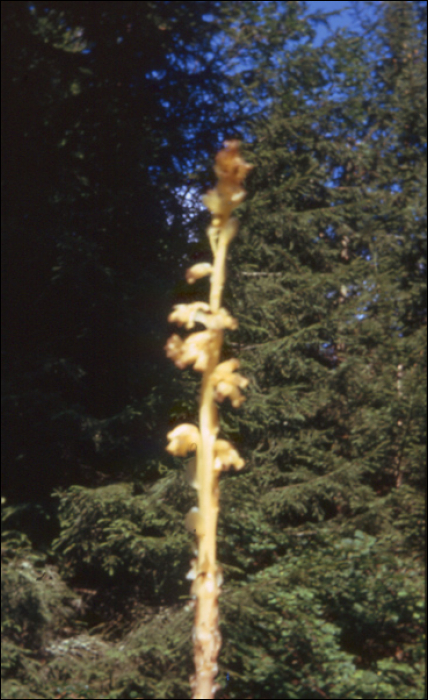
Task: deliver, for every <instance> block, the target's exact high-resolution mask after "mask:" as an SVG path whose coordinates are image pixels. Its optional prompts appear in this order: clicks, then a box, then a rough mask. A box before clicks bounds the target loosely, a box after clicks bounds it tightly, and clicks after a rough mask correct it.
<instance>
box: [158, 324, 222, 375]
mask: <svg viewBox="0 0 428 700" xmlns="http://www.w3.org/2000/svg"><path fill="white" fill-rule="evenodd" d="M212 343H213V337H212V334H211V332H210V331H201V332H200V333H192V334H191V335H189V337H188V338H186V339H185V340H182V339H181V338H180V336H178V335H176V334H174V335H172V336H171V337H170V338H168V340H167V343H166V346H165V351H166V354H167V357H170V358H171V359H172V361H173V362H174V363H175V364H176V366H177V367H179V368H180V369H183V368H184V367H186V366H187V365H194V368H195V369H196V370H198V371H199V372H205V370H206V368H207V366H208V362H209V359H210V354H211V346H212Z"/></svg>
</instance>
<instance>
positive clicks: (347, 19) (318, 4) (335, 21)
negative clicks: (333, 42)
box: [307, 0, 370, 44]
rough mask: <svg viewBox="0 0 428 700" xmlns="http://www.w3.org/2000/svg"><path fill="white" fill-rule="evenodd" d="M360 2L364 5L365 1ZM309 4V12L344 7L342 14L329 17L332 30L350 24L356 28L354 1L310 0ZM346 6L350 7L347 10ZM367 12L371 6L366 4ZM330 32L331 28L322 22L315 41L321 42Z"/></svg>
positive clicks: (331, 10)
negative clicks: (353, 10)
mask: <svg viewBox="0 0 428 700" xmlns="http://www.w3.org/2000/svg"><path fill="white" fill-rule="evenodd" d="M359 4H360V5H362V4H363V3H359ZM307 5H308V11H309V12H316V11H317V10H321V11H322V12H334V11H335V10H342V8H343V10H344V11H343V12H341V13H340V15H337V16H335V17H331V18H330V19H329V23H330V30H331V31H333V32H334V31H335V30H336V29H339V28H340V27H346V26H349V25H351V26H352V27H353V28H354V29H355V18H354V16H353V12H352V10H351V5H352V3H351V2H350V0H309V1H308V3H307ZM345 8H349V9H348V10H346V9H345ZM367 13H370V8H368V7H367V6H366V7H365V8H364V14H367ZM328 33H329V30H328V29H327V27H324V25H323V24H321V23H320V24H319V25H318V28H317V35H318V36H317V41H316V42H315V43H316V44H320V43H321V42H322V41H323V39H325V37H326V36H327V34H328Z"/></svg>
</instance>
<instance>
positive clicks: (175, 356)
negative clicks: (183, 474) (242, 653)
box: [165, 141, 252, 698]
mask: <svg viewBox="0 0 428 700" xmlns="http://www.w3.org/2000/svg"><path fill="white" fill-rule="evenodd" d="M224 145H225V148H223V149H222V150H221V151H220V152H219V153H218V154H217V156H216V159H215V167H214V170H215V173H216V175H217V178H218V182H217V185H216V187H215V188H214V189H213V190H210V191H209V192H208V193H207V194H206V195H205V196H204V198H203V201H204V204H205V205H206V207H207V208H208V209H209V210H210V212H211V214H212V220H211V224H210V226H209V227H208V230H207V234H208V238H209V241H210V245H211V250H212V253H213V258H214V259H213V262H212V264H211V263H198V264H197V265H193V266H192V267H191V268H189V269H188V270H187V272H186V280H187V282H188V283H189V284H193V283H194V282H195V281H196V280H198V279H201V278H203V277H207V276H210V279H211V288H210V298H209V304H207V303H206V302H194V303H192V304H177V305H176V306H175V307H174V309H173V311H172V312H171V314H170V315H169V317H168V320H169V321H170V322H172V323H177V325H179V326H184V327H185V328H186V329H187V330H190V329H192V328H194V327H195V325H196V324H197V323H199V324H201V325H202V326H204V327H205V330H202V331H196V332H193V333H191V334H190V335H189V336H188V337H187V338H185V339H184V340H183V339H182V338H181V337H180V336H179V335H177V334H173V335H172V336H171V337H170V338H169V339H168V341H167V344H166V346H165V350H166V354H167V356H168V357H170V358H171V359H172V360H173V362H174V363H175V364H176V366H177V367H179V368H180V369H183V368H184V367H187V366H188V365H193V367H194V369H195V370H197V371H199V372H202V373H203V378H202V389H201V396H200V404H199V428H198V427H197V426H195V425H192V424H190V423H183V424H182V425H178V426H177V427H175V428H174V429H173V430H171V431H170V432H169V433H168V436H167V437H168V441H169V442H168V446H167V450H168V452H170V453H171V454H173V455H176V456H179V457H184V456H185V455H187V454H188V453H189V452H196V459H191V460H189V464H188V477H189V480H190V483H191V484H192V485H193V486H194V487H195V488H196V489H197V492H198V506H197V507H194V508H192V509H191V510H190V512H189V513H188V514H187V516H186V527H187V528H188V529H189V530H190V531H191V532H193V533H194V534H195V536H196V539H197V559H194V560H192V563H191V564H192V567H191V570H190V572H189V574H188V578H189V579H191V580H192V581H193V583H192V587H191V594H192V597H193V598H194V599H195V602H196V605H195V607H196V615H195V625H194V628H193V641H194V652H195V674H194V675H193V676H192V678H191V685H192V691H193V698H214V694H215V692H216V690H217V689H218V686H217V685H216V684H215V682H214V679H215V676H216V674H217V670H218V667H217V656H218V653H219V650H220V645H221V636H220V631H219V627H218V596H219V593H220V586H221V584H222V580H223V578H222V572H221V569H220V567H219V566H218V565H217V561H216V529H217V517H218V510H219V505H218V499H219V488H218V479H219V475H220V472H221V471H224V470H228V469H230V468H231V467H233V468H235V469H237V470H239V469H242V467H243V466H244V460H243V459H242V458H241V457H240V456H239V454H238V452H237V451H236V449H235V448H234V447H233V446H232V445H231V443H230V442H228V441H227V440H221V439H217V435H218V432H219V422H218V410H217V405H216V402H222V401H223V400H224V399H225V398H228V399H229V400H230V402H231V403H232V406H234V407H236V408H238V407H239V406H240V405H241V404H242V402H243V401H244V400H245V398H244V396H243V395H242V394H241V389H244V388H245V387H246V386H247V385H248V380H247V379H245V378H244V377H242V376H241V375H240V374H238V373H237V372H236V370H237V369H238V368H239V362H238V360H235V359H231V360H226V361H225V362H219V360H220V352H221V347H222V344H223V333H224V330H225V329H232V330H233V329H235V328H237V326H238V323H237V321H236V320H235V319H234V318H232V316H230V314H229V313H228V312H227V311H226V309H224V308H222V307H221V296H222V292H223V287H224V281H225V263H226V254H227V248H228V246H229V244H230V242H231V240H232V239H233V238H234V236H235V235H236V232H237V230H238V220H237V219H235V218H233V217H231V213H232V211H233V210H234V209H235V208H236V207H237V206H239V204H240V203H241V202H242V200H243V199H244V197H245V194H246V192H245V190H244V189H243V187H242V182H243V180H244V179H245V177H246V175H247V173H248V171H249V170H250V169H251V168H252V166H251V165H249V164H248V163H246V162H245V161H244V160H243V158H242V157H241V155H240V153H239V141H226V142H225V144H224Z"/></svg>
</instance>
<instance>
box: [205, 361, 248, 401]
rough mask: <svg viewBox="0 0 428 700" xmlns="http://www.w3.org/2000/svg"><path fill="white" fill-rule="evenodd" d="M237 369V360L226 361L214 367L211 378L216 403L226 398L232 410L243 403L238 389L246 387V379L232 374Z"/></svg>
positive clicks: (243, 398)
mask: <svg viewBox="0 0 428 700" xmlns="http://www.w3.org/2000/svg"><path fill="white" fill-rule="evenodd" d="M238 368H239V361H238V360H235V359H232V360H226V362H222V363H221V364H219V365H218V366H217V367H216V369H215V370H214V372H213V374H212V377H211V381H212V382H213V384H214V386H215V395H214V396H215V399H216V401H223V400H224V399H225V398H226V396H228V397H229V399H230V402H231V404H232V406H233V407H234V408H238V407H239V406H240V405H241V404H242V403H243V402H244V401H245V396H242V394H241V392H240V389H245V387H246V386H248V379H246V378H245V377H242V376H241V375H240V374H237V373H235V372H234V370H236V369H238Z"/></svg>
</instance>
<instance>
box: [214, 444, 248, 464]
mask: <svg viewBox="0 0 428 700" xmlns="http://www.w3.org/2000/svg"><path fill="white" fill-rule="evenodd" d="M244 465H245V462H244V460H243V459H242V457H240V456H239V454H238V452H237V451H236V450H235V448H234V447H232V445H231V444H230V442H229V441H228V440H216V441H215V443H214V469H215V470H216V471H221V470H222V469H225V470H228V469H230V467H235V469H236V470H237V471H239V470H240V469H242V467H243V466H244Z"/></svg>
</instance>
